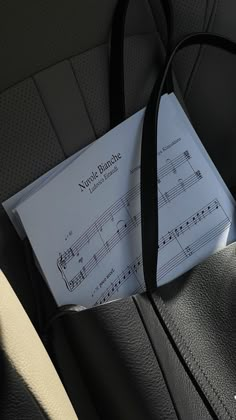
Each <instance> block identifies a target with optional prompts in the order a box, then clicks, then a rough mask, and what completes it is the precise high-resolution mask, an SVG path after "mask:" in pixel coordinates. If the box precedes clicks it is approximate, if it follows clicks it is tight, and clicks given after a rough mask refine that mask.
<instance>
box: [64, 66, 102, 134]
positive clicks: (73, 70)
mask: <svg viewBox="0 0 236 420" xmlns="http://www.w3.org/2000/svg"><path fill="white" fill-rule="evenodd" d="M68 62H69V64H70V67H71V71H72V73H73V76H74V78H75V83H76V85H77V87H78V90H79V92H80V95H81V98H82V100H83V104H84V108H85V110H86V113H87V116H88V119H89V122H90V124H91V127H92V130H93V134H94V136H95V138H97V134H96V131H95V128H94V124H93V122H92V118H91V115H90V113H89V111H88V107H87V102H86V100H85V97H84V94H83V91H82V89H81V86H80V83H79V80H78V78H77V76H76V73H75V68H74V65H73V63H72V58H70V59H69V60H68Z"/></svg>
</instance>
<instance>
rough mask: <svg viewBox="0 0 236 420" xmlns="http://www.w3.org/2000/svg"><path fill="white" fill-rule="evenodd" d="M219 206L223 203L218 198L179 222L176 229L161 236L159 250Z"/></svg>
mask: <svg viewBox="0 0 236 420" xmlns="http://www.w3.org/2000/svg"><path fill="white" fill-rule="evenodd" d="M219 208H221V205H220V204H219V202H218V200H217V199H215V200H213V201H211V202H210V203H209V204H207V205H206V206H204V207H202V208H201V209H200V210H198V211H197V212H196V213H194V214H193V215H192V216H190V217H189V218H188V219H186V220H184V221H183V222H182V223H181V224H179V225H178V226H176V227H175V228H174V229H172V230H170V231H169V232H168V233H166V234H165V235H164V236H162V237H161V239H160V240H159V244H158V249H159V251H161V250H162V249H163V248H165V247H166V246H167V245H169V244H170V243H171V242H173V241H175V240H176V238H178V237H180V236H181V235H183V234H184V233H186V232H188V231H189V230H190V229H191V228H192V227H194V226H196V225H197V224H198V223H200V222H202V221H203V220H204V219H205V218H206V217H208V216H210V215H212V214H213V213H214V212H215V211H216V210H218V209H219Z"/></svg>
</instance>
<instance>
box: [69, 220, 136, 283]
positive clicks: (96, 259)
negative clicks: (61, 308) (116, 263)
mask: <svg viewBox="0 0 236 420" xmlns="http://www.w3.org/2000/svg"><path fill="white" fill-rule="evenodd" d="M136 223H137V224H138V225H140V223H141V213H139V214H138V215H136ZM135 228H136V225H135V224H134V223H133V220H129V221H128V222H127V224H125V225H124V226H122V228H121V229H119V231H117V232H116V233H114V234H113V235H112V236H111V238H110V239H109V240H108V241H106V243H105V244H104V245H103V246H102V247H101V248H100V249H99V250H98V251H97V252H96V254H94V255H93V257H92V258H90V260H89V261H88V262H87V263H86V264H85V265H84V267H83V268H82V270H83V271H82V270H80V271H79V273H78V274H76V275H75V276H74V277H73V278H72V279H71V280H70V281H69V282H68V281H67V278H66V276H65V273H64V280H65V279H66V284H67V287H68V289H69V290H70V291H73V290H74V289H75V288H76V287H78V286H80V285H81V284H82V283H83V281H84V280H85V279H86V277H88V276H89V275H90V274H91V273H92V271H93V270H94V269H95V268H96V266H97V265H98V264H99V263H100V262H101V261H102V260H103V259H104V258H105V257H106V256H107V254H108V253H109V252H110V251H111V250H112V249H113V248H114V247H115V246H116V245H118V243H119V242H120V241H121V240H122V239H123V238H124V237H125V236H127V235H129V233H130V232H131V231H132V230H134V229H135Z"/></svg>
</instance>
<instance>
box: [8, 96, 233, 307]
mask: <svg viewBox="0 0 236 420" xmlns="http://www.w3.org/2000/svg"><path fill="white" fill-rule="evenodd" d="M143 117H144V110H143V111H140V112H138V113H137V114H135V115H134V116H132V117H131V118H129V119H128V120H126V121H125V122H124V123H122V124H121V125H119V126H118V127H116V128H115V129H113V130H112V131H111V132H109V133H107V134H106V135H105V136H103V137H102V138H101V139H100V140H98V141H96V142H95V143H94V144H93V145H92V146H91V147H90V148H89V149H87V150H86V151H85V152H84V153H83V156H79V157H77V158H76V159H74V160H73V161H72V162H71V163H70V164H69V165H68V166H66V167H65V168H64V169H63V171H62V172H60V173H57V175H56V176H54V177H53V178H52V179H50V180H49V181H48V182H47V183H46V184H45V185H43V186H42V188H40V189H39V190H37V191H36V192H35V193H34V194H32V195H31V196H29V197H28V198H27V199H26V200H25V201H23V202H21V203H20V204H19V206H18V207H17V209H16V211H17V214H18V215H19V217H20V219H21V222H22V224H23V225H24V229H25V231H26V233H27V235H28V237H29V239H30V241H31V244H32V247H33V249H34V252H35V255H36V258H37V260H38V262H39V264H40V266H41V269H42V271H43V273H44V276H45V278H46V279H47V281H48V284H49V286H50V287H51V290H52V292H53V294H54V297H55V298H56V301H57V303H58V304H59V305H63V304H71V303H78V304H81V305H82V306H85V307H91V306H94V305H99V304H103V303H105V302H108V301H110V300H113V299H117V298H122V297H126V296H129V295H132V294H135V293H139V292H142V291H144V290H145V285H144V278H143V261H142V249H141V208H140V153H141V134H142V124H143ZM199 144H200V140H199V139H198V137H197V135H196V133H195V132H194V130H193V128H192V127H191V125H190V123H189V121H188V119H187V118H186V117H185V115H184V112H183V110H182V108H181V107H180V105H179V103H178V101H177V100H176V99H175V97H174V95H170V96H168V95H165V96H164V97H163V98H162V101H161V107H160V113H159V127H158V197H159V200H158V207H159V257H158V273H157V284H158V285H161V284H164V283H166V282H169V281H171V280H173V279H175V278H176V277H178V276H179V275H180V274H182V273H184V272H185V271H187V270H189V269H190V268H191V267H193V266H194V265H196V264H197V263H199V262H200V261H202V260H203V259H205V258H206V257H207V256H209V255H210V254H212V253H213V252H215V251H216V250H218V249H220V248H222V247H224V246H225V245H226V244H227V243H228V241H229V237H230V238H231V240H232V239H235V228H234V223H233V222H234V221H233V217H234V209H235V203H234V200H233V198H232V196H231V195H230V193H229V191H228V190H227V187H226V186H225V185H224V183H223V181H222V179H221V178H220V176H219V174H218V173H217V171H216V169H215V167H214V165H213V164H212V163H209V162H208V159H209V158H208V156H207V154H206V152H205V150H204V149H203V147H202V146H201V147H200V145H199ZM150 182H152V180H150ZM229 235H230V236H229Z"/></svg>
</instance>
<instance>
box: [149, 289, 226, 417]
mask: <svg viewBox="0 0 236 420" xmlns="http://www.w3.org/2000/svg"><path fill="white" fill-rule="evenodd" d="M158 300H159V305H158V309H159V312H160V315H161V316H162V318H163V321H164V322H165V324H166V326H167V328H168V330H169V331H170V333H171V335H172V337H173V339H174V340H175V342H176V344H177V346H178V348H179V350H180V352H181V354H182V356H183V358H184V360H185V361H186V363H187V365H188V366H189V368H190V370H192V371H193V372H194V371H195V367H194V366H193V363H192V362H191V361H190V360H189V359H190V358H192V360H193V362H194V363H195V364H196V367H197V369H198V372H196V371H195V372H194V373H195V374H197V373H201V374H202V375H203V377H204V378H205V380H206V381H207V383H208V384H209V386H210V388H211V390H212V391H213V394H214V395H215V397H216V398H217V400H218V402H219V403H220V405H221V406H222V408H223V409H224V411H225V413H226V414H227V416H228V418H229V419H230V420H233V417H232V415H231V413H230V411H229V409H228V407H227V406H226V405H225V403H224V402H223V400H222V399H221V397H220V395H219V394H218V392H217V391H216V389H215V387H214V386H213V384H212V383H211V381H210V379H209V378H208V376H207V374H206V372H205V371H204V369H203V368H202V367H201V365H200V363H199V361H198V360H197V359H196V357H195V356H194V354H193V352H192V350H191V348H190V347H189V346H188V344H187V343H186V341H185V340H184V338H183V336H182V334H181V332H180V330H179V328H178V326H177V325H176V323H175V321H174V319H173V318H172V315H171V314H170V312H169V311H168V308H167V307H166V305H165V302H164V301H163V299H162V298H161V297H160V296H158ZM153 304H154V306H155V305H157V303H156V302H155V300H154V299H153ZM171 324H172V325H171ZM175 331H177V333H178V336H177V334H176V333H175ZM187 353H189V354H187ZM201 385H202V386H203V387H204V388H205V386H204V384H203V383H202V384H201ZM208 394H209V393H208ZM209 400H210V401H211V400H212V398H211V397H210V396H209ZM212 404H213V407H214V405H215V402H214V401H212ZM215 406H216V405H215ZM216 409H218V407H217V406H216Z"/></svg>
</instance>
